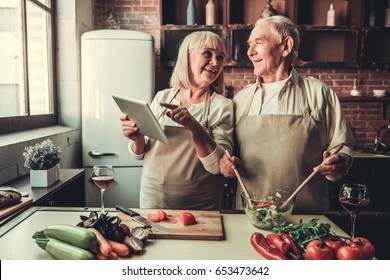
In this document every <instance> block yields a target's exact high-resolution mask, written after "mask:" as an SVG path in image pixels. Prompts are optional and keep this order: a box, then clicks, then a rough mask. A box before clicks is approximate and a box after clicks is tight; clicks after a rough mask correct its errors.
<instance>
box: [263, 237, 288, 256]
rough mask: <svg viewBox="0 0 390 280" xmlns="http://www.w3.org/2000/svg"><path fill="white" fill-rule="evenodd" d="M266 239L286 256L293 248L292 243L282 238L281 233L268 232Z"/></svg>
mask: <svg viewBox="0 0 390 280" xmlns="http://www.w3.org/2000/svg"><path fill="white" fill-rule="evenodd" d="M265 239H267V241H268V242H269V243H270V244H271V245H273V246H274V247H275V248H276V249H278V250H279V251H280V252H281V253H282V254H283V256H285V255H286V254H287V252H288V251H289V250H290V248H291V245H290V244H289V243H287V242H286V241H285V240H284V239H282V237H281V236H280V235H277V234H273V233H270V234H267V236H266V237H265Z"/></svg>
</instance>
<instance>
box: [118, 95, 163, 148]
mask: <svg viewBox="0 0 390 280" xmlns="http://www.w3.org/2000/svg"><path fill="white" fill-rule="evenodd" d="M112 97H113V98H114V100H115V102H116V104H117V105H118V107H119V108H120V109H121V111H122V113H124V114H126V115H127V116H128V117H129V118H130V119H132V120H133V121H134V122H135V123H136V124H137V127H138V129H139V132H140V133H142V134H144V135H146V136H148V137H150V138H153V139H156V140H158V141H161V142H163V143H166V144H169V141H168V138H167V136H166V135H165V133H164V131H163V129H162V127H161V125H160V123H159V122H158V120H157V119H156V117H155V115H154V114H153V112H152V110H151V109H150V106H149V104H148V103H147V102H145V101H143V100H139V99H134V98H130V97H124V96H118V95H112Z"/></svg>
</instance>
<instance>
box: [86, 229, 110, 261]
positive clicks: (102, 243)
mask: <svg viewBox="0 0 390 280" xmlns="http://www.w3.org/2000/svg"><path fill="white" fill-rule="evenodd" d="M88 229H89V230H90V231H92V232H93V233H94V234H95V235H96V238H97V242H98V246H99V251H100V253H102V255H103V256H106V257H108V256H109V255H110V254H111V252H112V248H111V246H110V244H108V242H107V239H106V238H105V237H104V236H103V235H102V234H101V233H100V232H99V231H98V230H97V229H95V228H88Z"/></svg>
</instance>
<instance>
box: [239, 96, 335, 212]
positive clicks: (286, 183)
mask: <svg viewBox="0 0 390 280" xmlns="http://www.w3.org/2000/svg"><path fill="white" fill-rule="evenodd" d="M254 95H255V91H253V93H252V96H251V99H252V100H251V102H249V103H248V106H247V108H246V109H245V111H244V114H243V116H242V118H241V119H240V120H238V122H237V124H236V136H237V140H238V145H239V149H240V158H241V160H242V163H243V174H242V175H243V177H244V181H245V183H246V184H247V186H248V187H249V188H251V190H249V191H253V190H254V189H256V188H262V187H272V188H278V187H279V188H285V189H289V190H291V192H293V191H294V190H295V189H296V188H297V187H298V186H299V185H300V184H301V183H302V182H303V181H304V180H305V179H306V178H307V177H308V176H309V175H310V174H311V173H312V171H313V167H315V166H317V165H319V164H320V163H321V162H322V154H323V151H324V150H325V148H326V147H324V146H323V144H322V141H321V133H320V132H321V131H320V128H319V126H318V125H317V124H316V122H315V120H314V119H313V117H312V116H311V115H310V108H309V104H308V101H307V95H306V90H305V89H303V91H302V95H301V97H302V99H303V104H304V108H302V112H303V114H302V115H249V116H248V112H249V109H250V107H251V104H252V101H253V97H254ZM240 194H241V188H238V191H237V199H236V207H237V208H241V209H242V204H241V201H240V196H241V195H240ZM328 208H329V202H328V188H327V182H326V179H325V177H324V176H322V175H320V174H318V175H316V176H315V177H314V178H313V180H312V181H311V182H310V183H309V185H307V186H306V187H305V188H304V189H303V190H302V191H301V192H300V193H299V194H298V196H297V198H296V200H295V206H294V211H303V212H308V211H325V210H328Z"/></svg>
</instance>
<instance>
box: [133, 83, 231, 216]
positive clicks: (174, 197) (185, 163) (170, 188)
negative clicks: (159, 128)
mask: <svg viewBox="0 0 390 280" xmlns="http://www.w3.org/2000/svg"><path fill="white" fill-rule="evenodd" d="M176 93H177V91H176V90H172V91H171V92H170V93H169V94H167V95H166V98H165V100H162V102H168V103H170V102H171V101H172V99H173V98H174V97H175V95H176ZM204 103H205V105H204V108H203V113H202V117H201V120H200V124H201V125H202V126H203V127H204V128H205V130H206V131H208V133H210V132H209V130H208V122H207V116H208V113H209V107H210V94H207V95H206V97H205V102H204ZM157 118H158V119H160V118H162V124H163V125H164V123H166V122H164V119H165V120H167V119H169V118H168V117H167V116H165V109H164V110H162V111H161V112H160V113H159V114H158V116H157ZM164 132H165V134H166V135H167V137H168V139H169V142H170V144H169V145H167V144H165V143H162V142H159V141H156V140H154V139H151V138H150V139H149V141H148V144H147V146H146V151H145V157H144V165H143V172H142V179H141V191H140V207H141V208H168V209H169V208H170V209H219V208H220V199H221V194H222V191H223V176H222V175H220V174H219V175H214V174H211V173H210V172H208V171H207V170H206V169H205V168H204V167H203V165H202V163H201V162H200V160H199V159H198V156H197V154H196V150H195V147H194V144H193V142H192V136H191V132H190V131H189V130H188V129H186V128H184V127H176V126H168V125H165V126H164Z"/></svg>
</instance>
